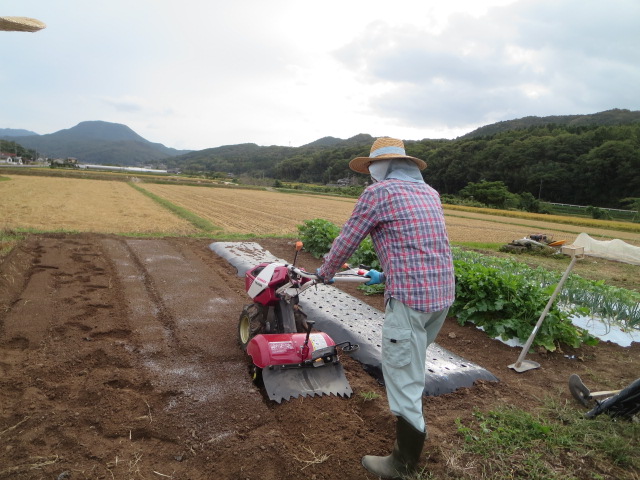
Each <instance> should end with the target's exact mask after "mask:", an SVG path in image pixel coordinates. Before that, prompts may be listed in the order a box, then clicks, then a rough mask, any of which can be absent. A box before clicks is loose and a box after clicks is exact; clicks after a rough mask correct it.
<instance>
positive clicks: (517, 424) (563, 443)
mask: <svg viewBox="0 0 640 480" xmlns="http://www.w3.org/2000/svg"><path fill="white" fill-rule="evenodd" d="M456 425H457V428H458V434H459V435H460V437H461V439H462V442H463V445H462V450H463V451H464V453H465V454H467V455H469V456H471V457H475V458H476V460H477V464H479V465H481V466H482V467H481V469H482V473H480V472H476V473H478V474H479V475H478V476H474V477H473V478H481V479H485V478H486V479H492V480H502V479H505V480H506V479H513V478H527V479H538V480H543V479H544V480H547V479H551V478H553V479H556V480H569V479H571V480H573V479H576V478H592V479H603V478H620V479H622V478H637V477H635V476H633V474H632V473H631V472H637V471H638V469H639V468H640V456H638V455H637V451H638V447H639V446H640V441H639V439H640V423H638V422H633V421H627V420H617V419H612V418H610V417H609V416H607V415H605V414H602V415H599V416H597V417H595V418H593V419H587V418H585V417H584V416H583V415H582V413H581V412H580V411H578V410H576V409H575V408H572V407H571V406H569V405H568V404H566V403H560V402H557V401H555V400H547V401H546V404H545V406H544V408H543V410H542V411H541V412H539V413H536V414H531V413H529V412H525V411H523V410H520V409H518V408H515V407H512V406H502V407H498V408H496V409H495V410H491V411H489V412H480V411H477V410H476V411H474V412H473V418H472V419H471V420H469V421H465V422H463V421H461V420H460V419H457V420H456ZM585 472H589V475H588V476H583V475H584V473H585ZM611 475H613V476H611ZM465 478H466V477H465Z"/></svg>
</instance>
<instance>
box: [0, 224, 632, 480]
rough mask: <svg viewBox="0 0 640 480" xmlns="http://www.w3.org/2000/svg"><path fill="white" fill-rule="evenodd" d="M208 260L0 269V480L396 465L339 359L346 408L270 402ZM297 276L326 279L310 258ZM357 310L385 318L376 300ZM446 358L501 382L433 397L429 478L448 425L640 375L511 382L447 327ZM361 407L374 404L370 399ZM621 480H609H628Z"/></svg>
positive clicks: (555, 359) (156, 247)
mask: <svg viewBox="0 0 640 480" xmlns="http://www.w3.org/2000/svg"><path fill="white" fill-rule="evenodd" d="M259 242H260V243H261V244H262V245H263V247H264V248H265V249H267V250H269V251H270V252H271V253H273V254H274V255H276V256H278V257H280V258H288V257H290V256H291V253H292V252H293V250H292V246H291V245H290V244H289V242H290V241H287V240H260V241H259ZM207 247H208V242H207V241H205V240H194V239H184V238H183V239H162V240H158V239H134V238H122V237H115V236H100V235H45V236H32V237H29V238H28V239H27V240H26V241H24V242H23V243H22V244H20V245H19V246H18V247H17V248H16V249H15V250H14V251H13V252H12V253H11V254H10V256H9V257H8V258H7V259H5V261H4V262H3V263H2V264H1V265H0V275H1V277H0V373H1V374H2V375H1V377H0V478H12V479H14V478H15V479H39V478H43V479H45V478H46V479H51V478H69V479H85V478H86V479H100V478H104V479H113V478H116V479H121V478H127V479H128V478H132V479H133V478H136V479H138V478H141V479H162V478H174V479H193V480H200V479H213V478H215V479H263V480H276V479H278V480H286V479H294V478H302V477H308V478H311V479H315V480H321V479H338V478H340V479H355V480H358V479H367V478H372V477H371V476H367V475H366V474H365V471H364V470H363V469H362V467H361V466H360V457H361V456H362V455H364V454H367V453H374V454H376V453H377V454H380V453H387V450H388V448H389V446H390V445H391V442H392V440H393V438H392V435H393V422H392V419H391V417H390V415H389V413H388V409H387V405H386V400H385V399H384V390H383V389H382V388H381V387H380V386H379V385H378V384H377V383H376V382H375V380H374V379H373V378H372V377H370V376H369V375H367V374H366V373H364V372H363V371H362V369H361V368H360V366H359V365H358V364H357V363H356V362H355V361H352V360H350V359H349V358H345V356H343V361H344V363H345V369H346V372H347V376H348V378H349V381H350V383H351V385H352V388H353V390H354V392H355V395H354V397H352V398H351V399H341V398H335V397H322V398H305V399H297V400H295V401H291V402H287V403H283V404H281V405H275V404H272V403H270V402H268V401H266V400H265V399H264V397H263V395H262V393H261V392H260V391H259V390H258V389H256V387H255V386H254V385H253V384H252V382H251V381H250V379H249V376H248V373H247V365H248V364H247V359H246V358H245V356H244V354H243V353H242V351H241V349H240V348H239V347H238V346H237V344H236V325H237V323H236V322H237V318H238V316H239V314H240V311H241V309H242V306H243V305H244V304H245V303H248V302H247V297H246V294H245V292H244V281H243V279H242V278H240V277H238V276H237V274H236V271H235V269H233V268H232V267H231V266H230V265H229V264H228V263H227V262H226V261H225V260H223V259H221V258H219V257H217V256H216V255H215V254H213V253H212V252H211V251H210V250H209V249H208V248H207ZM300 262H301V264H302V265H304V266H305V267H307V268H308V269H309V268H315V266H316V265H317V260H315V259H313V258H311V257H310V256H309V255H307V254H302V257H301V258H300ZM350 293H352V294H353V295H359V293H358V292H356V291H355V290H352V291H350ZM360 296H361V295H360ZM361 297H362V296H361ZM362 298H363V299H364V300H365V301H367V302H369V303H371V304H372V305H373V306H374V307H376V308H381V305H380V302H381V300H380V299H379V298H373V299H372V298H370V297H362ZM438 343H440V344H441V345H442V346H444V347H445V348H447V349H450V350H451V351H453V352H455V353H457V354H459V355H461V356H463V357H465V358H468V359H470V360H472V361H474V362H476V363H478V364H480V365H482V366H483V367H485V368H487V369H489V370H490V371H492V372H493V373H494V374H495V375H497V376H498V377H500V379H501V382H499V383H485V384H482V385H479V386H475V387H473V388H470V389H461V390H459V391H457V392H455V393H453V394H449V395H443V396H440V397H430V398H427V399H425V413H426V415H427V421H428V424H429V432H430V435H431V437H430V441H429V446H428V448H427V449H426V450H425V456H424V460H425V463H426V465H428V466H429V467H430V468H431V469H432V470H434V471H435V472H445V471H446V472H451V471H454V472H455V471H456V469H459V471H460V472H462V470H463V469H464V468H466V467H464V459H463V458H461V457H460V455H459V454H458V453H457V452H458V449H457V444H458V442H459V438H458V436H457V435H456V433H455V423H454V422H455V419H456V418H458V417H462V418H468V417H469V416H470V414H471V411H472V409H473V408H482V409H484V408H491V407H492V406H494V405H498V404H502V403H508V404H512V405H516V406H520V407H525V408H535V406H537V405H539V403H540V401H541V399H542V397H543V396H544V395H545V394H548V395H551V396H554V397H557V398H559V399H561V400H568V399H569V396H568V393H567V390H566V381H567V379H568V376H569V374H570V373H579V374H581V375H582V376H583V379H584V380H585V381H587V382H589V384H590V385H592V386H593V387H594V388H596V387H597V389H615V388H620V387H621V386H625V385H626V384H628V383H629V382H630V381H631V380H633V379H635V374H636V372H637V371H639V370H640V369H639V368H638V367H639V366H640V360H639V359H640V355H639V353H640V346H639V345H637V344H635V345H634V346H633V347H631V348H624V349H623V348H620V347H617V346H615V345H610V344H603V345H600V346H598V347H597V348H585V349H583V350H581V351H580V352H578V353H579V355H580V356H581V358H582V359H583V360H584V361H582V362H579V361H577V360H570V359H567V358H566V357H565V355H563V353H562V352H560V353H556V354H553V355H545V356H536V360H537V361H539V362H540V363H542V364H543V368H541V369H539V370H536V371H532V372H529V373H527V374H526V375H520V374H516V373H514V372H513V371H511V370H509V369H508V368H507V367H506V365H507V364H509V363H512V362H513V361H514V360H515V358H516V357H517V355H518V353H519V351H518V350H515V349H512V348H510V347H507V346H505V345H503V344H502V343H500V342H495V341H492V340H490V339H488V338H487V337H486V336H485V335H484V334H482V333H481V332H479V331H477V330H475V329H473V328H467V327H459V326H458V325H457V324H456V323H455V321H453V320H449V321H448V322H447V325H446V326H445V328H444V329H443V332H442V333H441V335H440V337H439V338H438ZM566 353H572V354H573V353H574V352H566ZM537 357H539V358H537ZM596 382H597V383H596ZM363 392H377V393H379V394H381V395H382V397H381V398H380V399H378V400H375V401H368V402H367V401H364V399H363V397H362V396H360V393H363ZM587 466H588V465H587ZM588 467H589V468H591V467H593V468H596V467H594V466H588ZM615 475H618V473H616V472H614V476H606V475H605V476H603V478H624V477H623V476H615Z"/></svg>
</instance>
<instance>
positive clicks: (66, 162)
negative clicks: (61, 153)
mask: <svg viewBox="0 0 640 480" xmlns="http://www.w3.org/2000/svg"><path fill="white" fill-rule="evenodd" d="M51 165H58V166H61V167H77V166H78V159H77V158H74V157H67V158H54V159H52V160H51Z"/></svg>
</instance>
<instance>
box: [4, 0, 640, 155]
mask: <svg viewBox="0 0 640 480" xmlns="http://www.w3.org/2000/svg"><path fill="white" fill-rule="evenodd" d="M1 8H2V9H3V11H2V12H0V13H2V14H3V15H24V16H32V17H35V18H39V19H41V20H43V21H44V22H45V23H47V28H46V29H45V30H42V31H40V32H38V33H35V34H23V33H9V32H0V34H2V41H3V57H4V58H3V60H4V65H5V69H4V70H3V71H2V72H0V91H2V92H3V95H2V96H0V127H8V128H26V129H30V130H34V131H37V132H38V133H52V132H54V131H56V130H60V129H63V128H69V127H71V126H73V125H75V124H77V123H79V122H81V121H84V120H105V121H113V122H117V123H123V124H126V125H128V126H130V127H131V128H132V129H134V130H135V131H136V132H137V133H139V134H140V135H142V136H143V137H145V138H147V139H149V140H151V141H154V142H162V143H164V144H166V145H168V146H171V147H175V148H193V149H201V148H208V147H213V146H218V145H223V144H234V143H244V142H255V143H258V144H261V145H271V144H278V145H288V144H291V145H294V146H297V145H301V144H304V143H309V142H311V141H313V140H316V139H317V138H320V137H323V136H336V137H342V138H347V137H350V136H352V135H356V134H358V133H370V134H372V135H374V136H375V135H394V136H398V137H401V138H405V139H420V138H441V137H448V138H452V137H455V136H459V135H462V134H464V133H467V132H468V131H470V130H472V129H474V128H477V127H478V126H481V125H484V124H486V123H490V122H494V121H499V120H506V119H511V118H518V117H523V116H528V115H540V116H542V115H556V114H574V113H594V112H597V111H602V110H607V109H610V108H629V109H632V110H637V109H640V105H639V103H640V99H639V98H638V96H637V94H636V90H637V85H638V84H639V83H640V58H639V57H640V52H639V51H638V49H637V45H638V44H639V43H640V42H639V40H640V35H639V34H638V33H637V30H638V29H637V27H636V25H635V24H634V22H636V21H637V18H640V4H639V3H638V2H637V1H636V0H627V1H625V0H610V1H609V2H601V1H599V0H585V1H580V2H578V1H577V0H565V1H562V2H557V1H555V0H520V1H515V0H490V1H480V0H476V1H471V0H466V1H465V0H448V1H435V2H431V1H430V2H424V1H420V0H398V1H397V2H396V3H394V4H393V7H391V6H390V4H389V3H388V2H382V1H380V0H370V1H368V2H363V1H353V2H338V1H336V0H326V1H325V2H322V3H309V2H299V1H294V0H272V1H270V2H264V1H262V0H245V1H244V2H201V1H196V0H183V1H182V2H173V1H169V0H138V1H136V2H131V1H128V2H125V1H123V0H112V1H110V2H107V3H105V2H98V3H95V2H86V1H84V0H67V1H65V2H62V4H60V3H56V2H54V3H51V2H41V1H38V0H23V1H17V0H13V1H9V2H5V5H4V6H3V7H1ZM7 65H9V66H10V70H9V71H7V69H6V66H7ZM5 92H10V93H9V94H5Z"/></svg>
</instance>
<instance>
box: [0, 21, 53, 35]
mask: <svg viewBox="0 0 640 480" xmlns="http://www.w3.org/2000/svg"><path fill="white" fill-rule="evenodd" d="M45 27H46V25H45V24H44V23H42V22H41V21H40V20H36V19H35V18H29V17H0V30H4V31H5V32H37V31H38V30H42V29H43V28H45Z"/></svg>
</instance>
